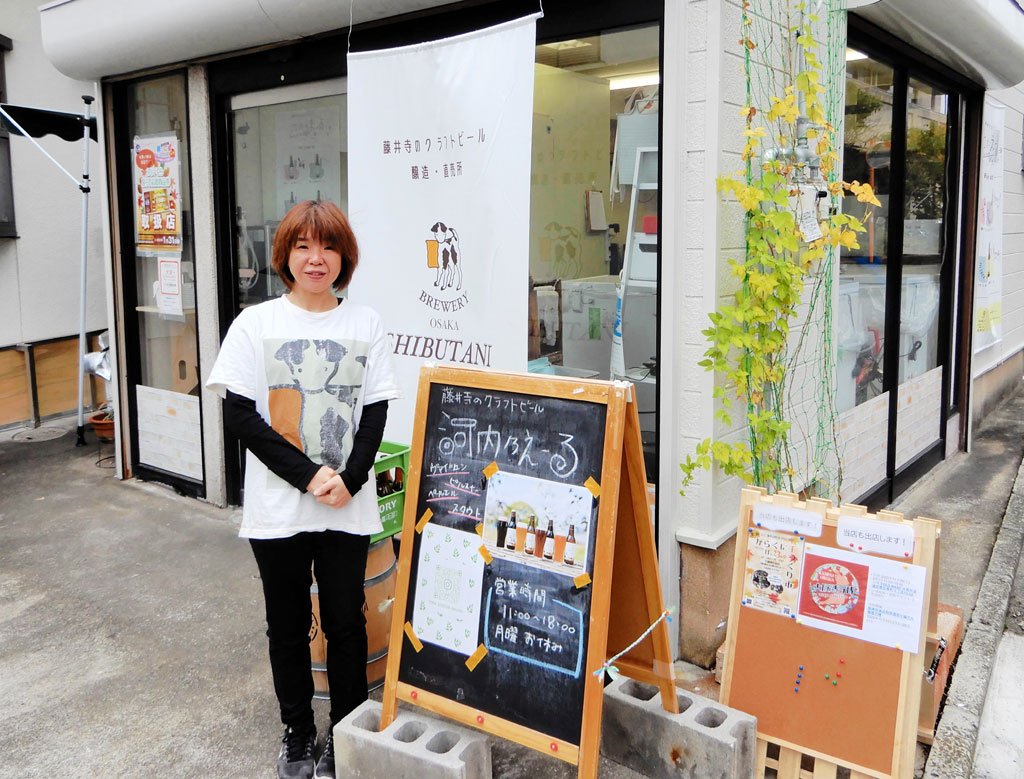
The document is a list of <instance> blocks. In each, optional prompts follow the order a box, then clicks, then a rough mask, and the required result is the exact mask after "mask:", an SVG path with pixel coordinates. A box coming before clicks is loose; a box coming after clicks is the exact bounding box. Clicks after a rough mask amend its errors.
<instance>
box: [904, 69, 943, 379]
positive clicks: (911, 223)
mask: <svg viewBox="0 0 1024 779" xmlns="http://www.w3.org/2000/svg"><path fill="white" fill-rule="evenodd" d="M948 105H949V95H948V94H946V93H945V92H943V91H941V90H937V89H935V88H934V87H932V86H930V85H928V84H925V83H924V82H922V81H918V80H917V79H913V78H912V79H910V84H909V88H908V90H907V160H906V177H905V185H904V196H903V209H904V221H903V291H902V295H901V304H900V341H901V343H900V377H899V379H900V383H901V384H902V383H903V382H905V381H908V380H909V379H912V378H914V377H915V376H920V375H921V374H923V373H926V372H927V371H929V370H931V369H932V368H934V367H936V366H937V365H938V352H937V350H938V327H939V316H938V313H939V271H940V269H941V266H942V257H943V248H944V247H943V239H944V235H945V232H944V230H943V216H944V212H945V202H946V164H947V154H946V146H947V129H948V128H947V112H948Z"/></svg>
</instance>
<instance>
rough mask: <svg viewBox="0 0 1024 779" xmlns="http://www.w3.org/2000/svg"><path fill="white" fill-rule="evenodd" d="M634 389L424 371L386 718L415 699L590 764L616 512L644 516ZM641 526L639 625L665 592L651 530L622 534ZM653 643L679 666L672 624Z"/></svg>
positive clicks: (647, 668)
mask: <svg viewBox="0 0 1024 779" xmlns="http://www.w3.org/2000/svg"><path fill="white" fill-rule="evenodd" d="M628 400H629V387H628V385H623V384H613V383H610V382H597V381H577V380H563V379H556V378H552V377H547V376H545V377H537V376H530V375H529V374H505V373H496V372H490V371H473V370H465V369H455V368H424V369H423V372H422V373H421V378H420V388H419V395H418V399H417V412H416V420H417V422H416V429H415V431H414V438H413V444H412V453H411V461H410V468H409V474H408V483H407V491H408V492H407V501H406V513H405V521H404V525H403V544H402V550H401V559H400V561H399V582H398V591H397V596H396V609H395V616H394V623H393V626H392V633H391V645H390V652H389V664H388V672H387V680H386V682H385V701H384V716H383V718H382V726H386V725H387V724H388V722H389V721H390V720H391V719H392V718H393V717H394V711H395V707H396V705H397V704H396V700H397V699H402V700H407V701H409V702H412V703H416V704H418V705H422V706H424V707H426V708H429V709H432V710H434V711H437V712H438V713H441V714H445V715H447V716H451V717H453V718H455V719H458V720H460V721H462V722H465V723H467V724H470V725H472V726H475V727H479V728H481V729H484V730H488V731H489V732H493V733H496V734H498V735H502V736H506V737H508V738H512V739H514V740H516V741H519V742H520V743H523V744H526V745H528V746H532V747H534V748H536V749H540V750H543V751H545V752H547V753H548V754H552V755H553V756H555V757H557V758H560V759H562V760H565V761H567V762H570V763H573V764H578V765H580V766H581V770H580V773H581V775H592V774H591V773H589V772H590V767H589V762H593V764H594V766H595V770H596V759H597V751H598V750H597V747H598V741H597V739H598V738H599V734H600V704H601V696H602V692H601V691H602V688H603V684H602V682H603V679H602V676H603V675H602V674H601V666H602V664H603V663H604V661H605V659H606V649H607V642H608V631H609V619H608V615H609V610H610V601H611V597H612V587H613V579H612V568H613V563H614V556H615V555H616V554H618V552H617V545H616V542H615V532H616V524H617V523H619V524H622V523H623V521H624V520H628V521H629V523H632V522H634V516H633V510H632V507H633V504H634V503H635V504H636V506H637V507H639V508H640V516H639V519H640V520H641V521H642V522H644V523H647V525H649V520H648V514H647V511H646V501H645V499H644V495H642V494H641V495H636V493H637V492H638V489H637V486H638V484H642V476H640V482H637V479H636V478H629V476H630V474H632V473H633V472H634V471H635V472H636V473H637V474H642V473H643V461H642V451H641V449H640V440H639V427H638V422H637V418H636V410H635V405H634V404H630V403H628ZM627 409H628V410H629V412H630V413H631V414H632V417H629V415H628V414H627ZM627 419H631V424H628V425H627ZM627 427H628V428H629V430H630V431H632V430H633V428H634V427H635V428H636V436H635V439H634V437H632V436H628V435H626V431H627ZM627 451H628V452H630V455H629V457H626V453H627ZM637 457H639V461H638V460H637ZM640 492H641V493H642V492H644V491H643V490H640ZM633 497H637V498H639V500H638V501H632V498H633ZM624 498H628V499H629V500H627V501H626V504H625V505H626V506H627V508H626V510H625V511H623V509H622V508H621V507H622V505H623V499H624ZM627 524H628V523H627ZM641 537H642V538H644V540H645V541H647V546H648V547H649V549H646V550H643V552H642V553H641V550H639V549H637V550H636V552H637V554H635V555H627V556H628V557H629V558H630V559H631V560H632V561H633V562H636V561H637V560H640V561H641V562H642V565H637V566H636V567H637V568H638V570H639V571H640V572H641V573H647V574H650V575H653V576H654V577H655V579H654V585H655V586H654V587H653V592H654V593H655V595H654V596H652V597H645V596H646V593H644V592H641V594H640V597H639V598H636V597H633V596H634V595H635V593H631V599H632V602H633V604H634V607H633V611H634V612H639V613H641V615H642V617H641V622H642V621H643V620H645V619H647V618H648V617H650V616H651V615H652V614H653V615H654V617H655V618H656V616H657V613H658V612H659V611H660V608H661V605H660V589H659V588H658V587H657V580H656V576H657V564H656V560H655V559H654V549H653V536H650V535H649V534H648V536H646V537H644V536H642V534H641V535H640V536H638V535H637V534H636V533H626V534H624V535H623V538H625V539H627V540H628V542H629V543H630V544H631V545H632V546H633V547H636V546H637V545H638V543H639V542H638V541H637V539H638V538H641ZM618 570H619V569H618V568H617V567H616V568H615V571H616V573H618ZM632 578H633V579H634V582H633V583H634V585H635V575H634V577H632ZM630 579H631V577H630V576H628V575H624V577H623V580H624V581H626V582H627V583H630ZM638 601H639V602H638ZM648 601H650V602H648ZM651 622H653V619H651V620H650V621H648V622H646V625H649V624H651ZM635 637H636V636H634V638H635ZM659 637H660V634H659ZM658 654H659V655H664V656H663V657H661V658H660V659H661V660H662V661H664V662H663V663H659V665H664V666H666V667H668V668H671V663H670V661H669V658H668V641H667V633H665V634H664V642H663V648H662V647H661V645H659V651H658ZM627 664H628V663H627ZM638 665H639V666H640V667H641V674H643V673H644V672H646V673H647V677H645V678H648V677H653V676H654V674H653V671H652V668H651V666H652V665H653V661H651V662H646V661H641V662H639V663H638ZM664 676H665V674H664V673H662V674H661V675H660V676H659V680H660V679H661V677H664ZM668 676H669V678H668V680H667V683H666V692H667V690H668V688H670V687H671V678H670V676H671V675H670V674H669V675H668ZM675 701H676V698H675V695H674V693H673V694H672V695H671V703H672V704H674V703H675ZM591 753H592V754H591Z"/></svg>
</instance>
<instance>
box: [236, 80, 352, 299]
mask: <svg viewBox="0 0 1024 779" xmlns="http://www.w3.org/2000/svg"><path fill="white" fill-rule="evenodd" d="M340 86H341V85H340V84H338V83H336V82H332V83H330V84H325V85H324V88H325V89H326V90H332V89H333V90H337V89H339V88H340ZM306 89H307V90H308V89H309V88H308V87H307V88H306ZM289 95H294V92H293V91H292V90H290V89H288V88H285V89H281V90H274V91H273V92H272V93H269V94H268V93H263V94H256V95H243V96H240V97H239V98H236V99H235V100H233V101H232V106H231V107H232V111H231V127H232V136H233V143H234V152H235V203H236V208H235V214H234V222H235V238H236V243H237V246H236V258H237V260H236V262H237V267H236V272H237V273H236V276H235V278H236V279H237V282H238V301H239V307H240V308H245V307H246V306H251V305H253V304H255V303H259V302H261V301H264V300H269V299H270V298H274V297H277V296H279V295H281V294H283V293H284V291H285V287H284V284H282V283H281V280H280V279H279V278H278V276H277V274H276V273H274V271H273V270H272V269H271V267H270V252H271V246H272V245H273V241H274V232H275V230H276V228H277V225H278V223H279V222H280V221H281V218H282V217H283V216H284V215H285V213H287V211H288V210H289V209H290V208H291V207H292V206H293V205H295V204H296V203H299V202H301V201H303V200H330V201H332V202H334V203H337V204H338V205H339V206H340V207H341V209H342V210H343V211H346V212H347V211H348V153H347V145H348V143H347V138H346V129H345V128H346V121H347V115H348V106H347V103H348V101H347V96H346V95H344V94H331V95H327V96H324V97H315V98H307V99H302V100H295V99H289Z"/></svg>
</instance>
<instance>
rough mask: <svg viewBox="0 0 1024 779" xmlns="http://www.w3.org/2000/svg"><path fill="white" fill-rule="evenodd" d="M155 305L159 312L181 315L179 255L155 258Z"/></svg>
mask: <svg viewBox="0 0 1024 779" xmlns="http://www.w3.org/2000/svg"><path fill="white" fill-rule="evenodd" d="M157 275H158V278H157V282H156V290H155V294H156V307H157V310H158V311H159V312H160V313H161V314H171V315H173V316H182V314H183V309H182V304H181V255H180V254H174V255H171V256H169V257H160V258H159V259H158V260H157Z"/></svg>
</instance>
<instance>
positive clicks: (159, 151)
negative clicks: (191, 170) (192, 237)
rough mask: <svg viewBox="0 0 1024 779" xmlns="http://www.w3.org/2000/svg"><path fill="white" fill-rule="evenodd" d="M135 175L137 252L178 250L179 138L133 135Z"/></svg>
mask: <svg viewBox="0 0 1024 779" xmlns="http://www.w3.org/2000/svg"><path fill="white" fill-rule="evenodd" d="M132 152H133V155H132V156H133V159H134V161H135V164H134V166H133V167H132V170H133V171H134V176H135V247H136V250H137V251H138V252H139V253H142V254H145V253H150V252H164V251H172V252H177V253H180V252H181V196H180V193H179V189H178V186H179V183H178V182H179V164H178V138H177V136H174V135H156V136H152V137H149V138H139V137H136V138H135V140H134V141H133V142H132Z"/></svg>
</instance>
